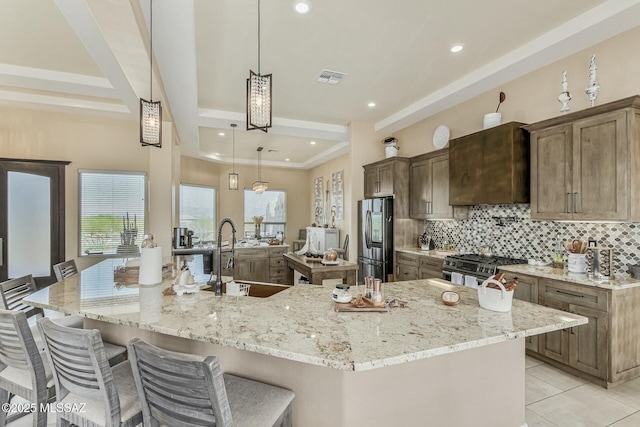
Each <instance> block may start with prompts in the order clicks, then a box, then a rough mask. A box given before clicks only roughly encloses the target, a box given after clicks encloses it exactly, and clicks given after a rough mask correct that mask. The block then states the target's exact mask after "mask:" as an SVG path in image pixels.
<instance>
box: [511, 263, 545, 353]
mask: <svg viewBox="0 0 640 427" xmlns="http://www.w3.org/2000/svg"><path fill="white" fill-rule="evenodd" d="M504 277H505V279H506V280H507V281H510V280H513V278H514V277H518V287H517V288H516V290H515V291H514V292H515V293H514V294H513V297H514V298H516V299H519V300H521V301H527V302H531V303H534V304H538V279H537V278H536V277H531V276H523V275H521V274H515V273H505V276H504ZM538 345H539V340H538V336H537V335H534V336H531V337H526V338H525V348H527V349H528V350H531V351H535V352H536V353H537V352H538Z"/></svg>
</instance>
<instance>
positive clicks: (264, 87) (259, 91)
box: [247, 0, 271, 132]
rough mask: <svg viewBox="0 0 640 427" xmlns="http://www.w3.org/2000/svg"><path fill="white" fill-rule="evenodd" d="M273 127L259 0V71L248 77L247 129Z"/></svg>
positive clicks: (265, 130) (269, 77) (269, 80)
mask: <svg viewBox="0 0 640 427" xmlns="http://www.w3.org/2000/svg"><path fill="white" fill-rule="evenodd" d="M270 127H271V74H267V75H264V76H263V75H261V74H260V0H258V73H254V72H253V70H249V78H248V79H247V130H253V129H260V130H261V131H263V132H267V129H268V128H270Z"/></svg>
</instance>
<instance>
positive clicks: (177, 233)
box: [173, 227, 193, 249]
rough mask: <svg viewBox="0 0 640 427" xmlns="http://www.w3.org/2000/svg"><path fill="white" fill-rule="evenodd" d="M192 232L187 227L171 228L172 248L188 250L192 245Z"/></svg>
mask: <svg viewBox="0 0 640 427" xmlns="http://www.w3.org/2000/svg"><path fill="white" fill-rule="evenodd" d="M192 236H193V231H191V230H189V229H188V228H187V227H174V228H173V248H174V249H190V248H191V247H192V246H193V244H192Z"/></svg>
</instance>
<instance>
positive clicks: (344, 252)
mask: <svg viewBox="0 0 640 427" xmlns="http://www.w3.org/2000/svg"><path fill="white" fill-rule="evenodd" d="M335 251H336V252H337V253H338V257H340V258H342V259H344V260H345V261H349V235H348V234H347V235H346V236H344V243H343V244H342V248H341V249H336V250H335Z"/></svg>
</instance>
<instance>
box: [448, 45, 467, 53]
mask: <svg viewBox="0 0 640 427" xmlns="http://www.w3.org/2000/svg"><path fill="white" fill-rule="evenodd" d="M462 49H464V45H463V44H456V45H453V46H452V47H451V49H449V50H450V51H451V53H458V52H460V51H461V50H462Z"/></svg>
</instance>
